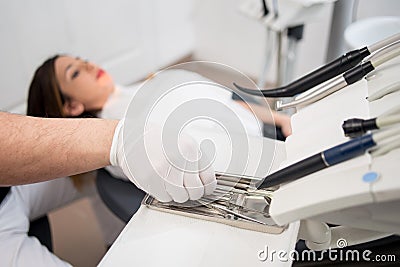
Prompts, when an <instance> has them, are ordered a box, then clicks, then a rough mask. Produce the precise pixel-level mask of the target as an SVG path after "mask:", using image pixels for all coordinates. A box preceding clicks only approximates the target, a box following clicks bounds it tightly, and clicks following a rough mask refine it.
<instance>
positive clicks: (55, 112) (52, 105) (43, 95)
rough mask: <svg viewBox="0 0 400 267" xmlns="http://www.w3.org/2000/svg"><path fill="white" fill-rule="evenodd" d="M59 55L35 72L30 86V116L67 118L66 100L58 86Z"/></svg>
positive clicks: (28, 113)
mask: <svg viewBox="0 0 400 267" xmlns="http://www.w3.org/2000/svg"><path fill="white" fill-rule="evenodd" d="M58 57H59V55H55V56H53V57H51V58H49V59H47V60H46V61H45V62H43V64H42V65H41V66H40V67H39V68H38V69H37V70H36V71H35V74H34V75H33V78H32V82H31V84H30V86H29V95H28V110H27V112H26V113H27V115H28V116H34V117H49V118H65V117H66V116H65V114H64V111H63V104H64V103H65V100H64V98H63V96H62V94H61V90H60V86H59V85H58V82H57V78H56V74H55V68H54V63H55V61H56V59H57V58H58Z"/></svg>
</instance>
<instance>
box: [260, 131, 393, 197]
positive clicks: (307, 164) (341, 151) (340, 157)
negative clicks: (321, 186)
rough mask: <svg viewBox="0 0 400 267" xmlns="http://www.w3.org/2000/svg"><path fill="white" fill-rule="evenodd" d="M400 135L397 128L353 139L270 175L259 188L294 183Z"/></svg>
mask: <svg viewBox="0 0 400 267" xmlns="http://www.w3.org/2000/svg"><path fill="white" fill-rule="evenodd" d="M399 134H400V128H395V129H389V130H387V131H383V132H378V133H374V134H366V135H363V136H361V137H357V138H354V139H351V140H350V141H347V142H345V143H342V144H340V145H337V146H334V147H332V148H329V149H327V150H324V151H322V152H320V153H317V154H315V155H313V156H310V157H308V158H306V159H303V160H301V161H299V162H296V163H294V164H292V165H290V166H288V167H286V168H283V169H281V170H279V171H277V172H274V173H272V174H270V175H268V176H267V177H265V179H264V181H263V182H262V183H261V184H260V185H259V186H258V188H259V189H261V188H268V187H271V186H275V185H279V184H282V183H285V182H290V181H294V180H297V179H300V178H302V177H304V176H306V175H309V174H312V173H314V172H317V171H320V170H322V169H325V168H328V167H330V166H333V165H336V164H338V163H341V162H344V161H347V160H349V159H352V158H355V157H358V156H360V155H362V154H364V153H365V152H366V151H367V150H368V149H370V148H372V147H374V146H376V145H377V144H379V143H380V142H382V140H384V139H386V138H388V137H391V136H395V135H399Z"/></svg>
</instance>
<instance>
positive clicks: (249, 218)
mask: <svg viewBox="0 0 400 267" xmlns="http://www.w3.org/2000/svg"><path fill="white" fill-rule="evenodd" d="M198 202H199V203H200V204H202V205H204V206H206V207H208V208H211V209H217V210H221V211H224V212H226V213H228V214H231V215H233V216H235V217H237V218H240V219H244V220H247V221H251V222H255V223H259V224H263V225H266V223H264V222H262V221H259V220H256V219H253V218H251V217H248V216H246V215H243V214H240V213H238V212H235V211H233V210H230V209H228V208H226V207H224V206H222V205H219V204H215V203H207V202H205V201H202V200H198Z"/></svg>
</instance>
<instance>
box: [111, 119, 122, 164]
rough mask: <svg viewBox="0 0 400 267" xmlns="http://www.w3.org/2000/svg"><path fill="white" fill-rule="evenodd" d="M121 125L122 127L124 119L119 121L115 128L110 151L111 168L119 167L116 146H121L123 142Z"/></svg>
mask: <svg viewBox="0 0 400 267" xmlns="http://www.w3.org/2000/svg"><path fill="white" fill-rule="evenodd" d="M123 125H124V119H122V120H120V121H119V122H118V124H117V127H115V131H114V136H113V140H112V143H111V149H110V163H111V165H112V166H119V165H118V156H117V153H118V146H119V145H121V146H122V145H123V140H122V132H123V131H122V128H123V127H122V126H123Z"/></svg>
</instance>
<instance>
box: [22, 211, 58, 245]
mask: <svg viewBox="0 0 400 267" xmlns="http://www.w3.org/2000/svg"><path fill="white" fill-rule="evenodd" d="M28 235H29V236H34V237H36V238H37V239H38V240H39V242H40V243H41V244H42V245H43V246H45V247H46V248H47V249H48V250H49V251H50V252H53V241H52V238H51V230H50V223H49V218H48V217H47V215H46V216H43V217H40V218H38V219H36V220H34V221H32V222H31V223H30V226H29V231H28Z"/></svg>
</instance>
